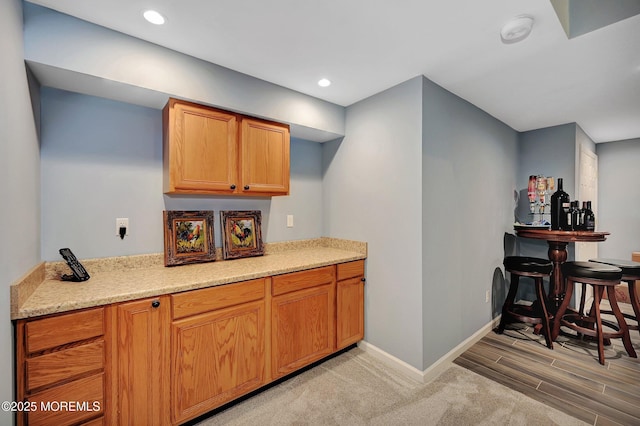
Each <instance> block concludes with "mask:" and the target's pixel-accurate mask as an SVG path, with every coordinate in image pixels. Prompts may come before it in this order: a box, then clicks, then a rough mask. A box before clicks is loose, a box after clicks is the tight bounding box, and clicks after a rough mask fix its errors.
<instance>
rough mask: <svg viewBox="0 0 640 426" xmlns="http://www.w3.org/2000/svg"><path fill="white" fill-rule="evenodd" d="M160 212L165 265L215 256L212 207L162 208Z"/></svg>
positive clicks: (185, 262) (208, 259)
mask: <svg viewBox="0 0 640 426" xmlns="http://www.w3.org/2000/svg"><path fill="white" fill-rule="evenodd" d="M163 215H164V265H165V266H175V265H186V264H189V263H200V262H213V261H214V260H216V248H215V242H214V239H213V236H214V233H213V222H214V218H213V217H214V213H213V211H212V210H199V211H183V210H165V211H164V212H163Z"/></svg>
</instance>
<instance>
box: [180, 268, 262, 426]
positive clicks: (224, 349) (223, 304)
mask: <svg viewBox="0 0 640 426" xmlns="http://www.w3.org/2000/svg"><path fill="white" fill-rule="evenodd" d="M266 282H267V280H265V279H258V280H253V281H248V282H241V283H236V284H229V285H225V286H220V287H213V288H207V289H203V290H195V291H190V292H186V293H181V294H177V295H174V296H173V302H174V318H175V317H182V318H179V319H177V320H174V321H173V324H172V326H171V337H172V341H173V345H172V351H171V359H172V367H171V371H172V374H171V376H172V387H171V408H172V413H173V418H172V420H173V422H174V423H181V422H184V421H187V420H190V419H192V418H194V417H197V416H199V415H201V414H204V413H206V412H207V411H210V410H212V409H214V408H216V407H219V406H221V405H223V404H225V403H227V402H229V401H232V400H234V399H236V398H237V397H239V396H241V395H244V394H246V393H248V392H250V391H252V390H254V389H257V388H259V387H260V386H262V385H263V384H264V383H265V301H264V295H265V286H266ZM207 307H208V308H209V310H207ZM190 313H191V315H189V314H190Z"/></svg>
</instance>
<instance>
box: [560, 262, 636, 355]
mask: <svg viewBox="0 0 640 426" xmlns="http://www.w3.org/2000/svg"><path fill="white" fill-rule="evenodd" d="M562 275H563V276H564V279H565V281H566V293H565V296H564V300H563V301H562V305H560V308H559V309H558V312H557V313H556V318H555V321H554V323H553V334H552V336H553V340H556V339H557V338H558V335H559V334H560V326H562V325H564V326H566V327H568V328H570V329H572V330H575V331H577V332H578V333H580V334H584V335H586V336H591V337H595V338H596V339H597V341H598V361H600V364H602V365H604V339H612V338H622V342H623V343H624V348H625V349H626V351H627V354H629V356H630V357H632V358H637V355H636V351H635V350H634V349H633V345H632V344H631V338H630V337H629V328H628V327H627V323H626V322H625V320H624V316H622V312H620V308H619V307H618V302H617V300H616V294H615V286H617V285H618V284H620V280H621V278H622V270H621V269H620V268H616V267H615V266H610V265H605V264H603V263H594V262H566V263H563V264H562ZM576 282H578V283H583V284H589V285H591V286H592V287H593V298H594V301H593V305H592V306H593V309H592V312H591V313H590V314H589V315H585V314H584V312H583V311H581V312H570V313H567V308H568V307H569V303H570V302H571V295H572V294H573V286H574V283H576ZM605 288H606V289H607V295H608V297H609V302H610V303H611V309H612V312H613V314H614V315H615V317H616V320H617V322H618V323H617V324H615V323H613V322H611V321H606V320H603V319H602V317H601V315H600V301H601V299H602V294H603V293H604V290H605ZM582 309H584V306H583V307H582ZM582 309H581V310H582ZM603 324H604V325H606V326H607V327H608V328H610V329H612V330H614V331H612V332H605V331H604V329H603Z"/></svg>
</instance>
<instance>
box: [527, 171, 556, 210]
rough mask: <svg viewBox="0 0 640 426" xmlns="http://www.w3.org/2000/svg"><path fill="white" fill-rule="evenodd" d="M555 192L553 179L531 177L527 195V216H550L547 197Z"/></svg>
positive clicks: (549, 177) (540, 176)
mask: <svg viewBox="0 0 640 426" xmlns="http://www.w3.org/2000/svg"><path fill="white" fill-rule="evenodd" d="M555 190H556V184H555V179H554V178H553V177H551V176H542V175H537V176H536V175H531V176H529V185H528V187H527V195H528V196H529V214H531V215H541V216H544V215H550V214H551V203H550V201H549V195H550V194H552V193H553V192H554V191H555Z"/></svg>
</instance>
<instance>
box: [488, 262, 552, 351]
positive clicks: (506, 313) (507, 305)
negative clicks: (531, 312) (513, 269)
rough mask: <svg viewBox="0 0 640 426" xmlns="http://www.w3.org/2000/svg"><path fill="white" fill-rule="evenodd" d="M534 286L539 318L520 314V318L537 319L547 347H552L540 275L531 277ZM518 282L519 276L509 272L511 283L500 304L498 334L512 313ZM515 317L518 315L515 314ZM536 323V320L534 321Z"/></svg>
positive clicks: (501, 331) (545, 299)
mask: <svg viewBox="0 0 640 426" xmlns="http://www.w3.org/2000/svg"><path fill="white" fill-rule="evenodd" d="M533 279H534V283H535V287H536V296H537V298H538V303H539V304H540V308H541V310H542V317H541V318H539V319H538V318H535V319H534V318H533V317H530V316H528V315H527V316H520V318H519V319H521V320H530V321H539V323H540V324H541V325H542V332H543V333H544V339H545V341H546V343H547V347H548V348H549V349H553V340H552V339H551V327H550V325H549V312H548V310H547V302H546V301H547V297H546V296H545V293H544V285H543V280H542V277H533ZM519 283H520V276H519V275H516V274H514V273H511V285H510V286H509V292H508V293H507V298H506V300H505V301H504V304H503V305H502V317H501V318H500V324H499V325H498V330H497V332H498V334H502V333H503V332H504V328H505V326H506V325H507V323H508V322H509V321H508V320H509V319H510V318H511V317H513V316H514V315H512V314H511V311H512V308H513V306H514V302H515V298H516V293H517V292H518V285H519ZM515 316H516V318H517V317H518V315H515ZM536 323H537V322H536Z"/></svg>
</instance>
